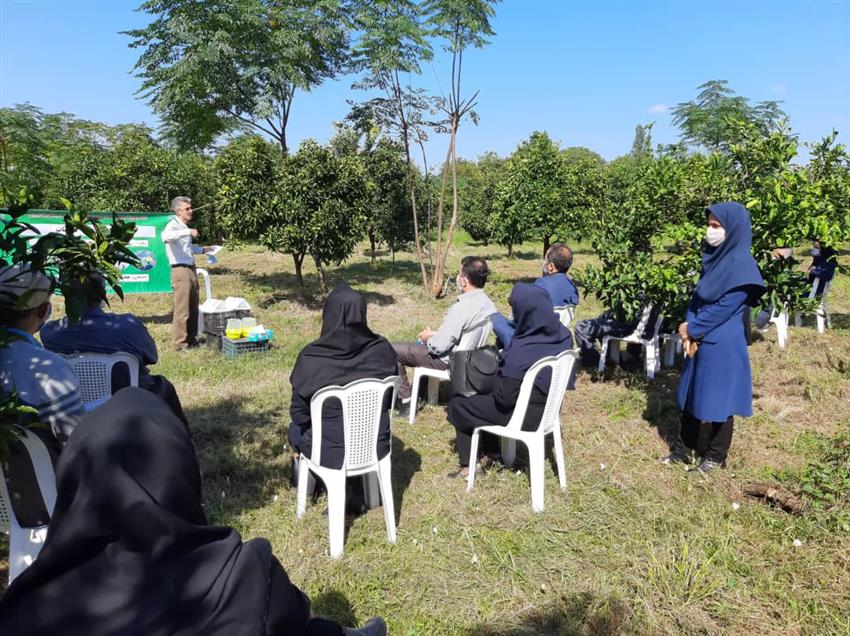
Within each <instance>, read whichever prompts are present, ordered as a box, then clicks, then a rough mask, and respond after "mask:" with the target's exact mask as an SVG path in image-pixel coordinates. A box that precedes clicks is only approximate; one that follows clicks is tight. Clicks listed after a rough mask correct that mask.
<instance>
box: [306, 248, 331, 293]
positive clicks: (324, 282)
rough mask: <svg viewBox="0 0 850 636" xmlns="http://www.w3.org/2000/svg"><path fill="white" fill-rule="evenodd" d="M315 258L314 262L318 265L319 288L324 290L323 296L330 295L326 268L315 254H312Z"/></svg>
mask: <svg viewBox="0 0 850 636" xmlns="http://www.w3.org/2000/svg"><path fill="white" fill-rule="evenodd" d="M310 256H311V257H312V258H313V262H314V263H315V264H316V274H317V275H318V277H319V288H320V289H321V290H322V293H323V294H327V293H328V277H327V275H326V274H325V268H324V267H323V266H322V261H321V260H320V259H318V258H316V256H315V254H310Z"/></svg>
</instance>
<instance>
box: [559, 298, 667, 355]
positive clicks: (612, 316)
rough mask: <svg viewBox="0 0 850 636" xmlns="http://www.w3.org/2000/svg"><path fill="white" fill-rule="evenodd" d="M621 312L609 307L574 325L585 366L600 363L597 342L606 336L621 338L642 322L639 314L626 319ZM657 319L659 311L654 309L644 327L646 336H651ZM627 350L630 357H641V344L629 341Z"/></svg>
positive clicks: (577, 343) (600, 341) (644, 335)
mask: <svg viewBox="0 0 850 636" xmlns="http://www.w3.org/2000/svg"><path fill="white" fill-rule="evenodd" d="M621 314H622V312H621V311H618V310H616V309H607V310H606V311H603V312H602V313H601V314H599V315H598V316H597V317H596V318H587V319H585V320H579V321H578V322H577V323H576V325H575V327H574V332H575V336H576V345H577V346H578V347H579V349H580V356H581V357H580V360H581V364H582V366H583V367H589V368H594V369H595V368H596V367H597V366H598V365H599V355H600V354H599V350H598V349H597V348H596V343H600V344H601V343H602V339H603V338H604V337H605V336H613V337H615V338H619V337H622V336H627V335H628V334H630V333H632V332H633V331H634V330H635V329H636V328H637V325H638V322H640V316H639V315H638V316H635V317H634V318H633V319H632V320H625V319H624V318H623V316H622V315H621ZM657 319H658V311H657V310H655V309H653V311H652V312H651V313H650V316H649V320H648V321H647V323H646V327H645V328H644V332H643V337H644V338H646V337H649V336H651V334H652V333H653V331H654V329H655V321H656V320H657ZM626 351H627V352H628V354H629V358H630V359H632V360H637V359H638V358H640V354H641V346H640V345H639V344H635V343H629V344H628V346H627V347H626Z"/></svg>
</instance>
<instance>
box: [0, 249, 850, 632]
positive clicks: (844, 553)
mask: <svg viewBox="0 0 850 636" xmlns="http://www.w3.org/2000/svg"><path fill="white" fill-rule="evenodd" d="M472 253H478V254H481V255H483V256H485V257H486V258H487V259H488V260H489V262H490V267H491V270H492V275H491V279H490V282H489V283H488V285H487V288H486V291H487V292H488V293H489V294H490V295H491V298H493V300H494V301H495V302H496V304H497V305H498V306H499V307H500V309H503V310H504V309H506V308H507V296H508V293H509V290H510V287H511V285H512V283H513V282H514V281H516V280H517V279H531V278H533V277H536V276H537V275H538V273H539V270H540V246H539V245H534V244H532V245H528V244H527V245H524V246H521V247H520V248H518V253H517V255H516V257H515V258H508V257H507V256H506V252H505V250H504V249H502V248H499V247H496V246H475V245H470V244H467V243H465V242H463V241H460V242H458V247H457V248H456V249H455V250H454V253H453V254H452V259H451V262H452V266H453V267H454V268H455V271H456V267H457V263H458V261H459V259H460V257H461V256H463V255H466V254H472ZM841 258H842V259H843V260H845V262H846V259H847V253H846V251H844V252H843V254H842V257H841ZM592 259H593V256H592V254H591V252H590V251H589V250H582V249H578V250H577V251H576V256H575V267H577V268H580V267H581V266H582V265H584V264H586V263H588V262H590V261H591V260H592ZM209 269H210V271H211V272H212V276H213V290H214V295H215V297H217V298H224V297H225V296H228V295H234V296H243V297H245V298H246V299H247V300H248V301H249V302H250V303H251V304H252V306H253V307H254V308H255V312H256V315H257V316H258V319H259V322H262V323H263V324H265V325H266V326H267V327H271V328H273V329H274V330H275V334H276V337H275V341H274V348H273V349H272V351H271V352H270V353H269V354H268V355H267V356H261V357H246V358H242V359H238V360H234V361H228V360H225V359H224V358H223V357H222V356H221V355H220V354H216V353H213V352H210V351H208V350H206V349H205V348H201V349H199V350H196V351H194V352H192V353H190V354H188V355H178V354H176V353H173V352H172V351H171V349H170V343H169V322H170V302H171V301H170V297H169V296H166V295H155V296H132V297H128V298H127V300H126V301H125V302H124V303H123V304H122V303H120V302H116V303H115V306H114V308H115V309H116V310H118V311H132V312H133V313H135V314H137V315H138V316H140V317H141V318H143V320H144V321H145V322H146V323H147V324H148V326H149V328H150V330H151V332H152V333H153V335H154V338H155V339H156V341H157V343H158V345H159V347H160V356H161V359H160V363H159V364H158V365H157V366H156V367H154V371H155V372H157V373H162V374H164V375H166V376H168V377H169V378H170V379H171V380H172V381H173V382H174V384H175V385H176V387H177V389H178V392H179V394H180V396H181V399H182V401H183V404H184V407H185V409H186V411H187V414H188V417H189V420H190V423H191V428H192V431H193V435H194V440H195V444H196V447H197V450H198V455H199V458H200V463H201V470H202V473H203V484H204V504H205V508H206V511H207V514H208V517H209V519H210V521H211V522H212V523H221V524H228V525H232V526H234V527H236V528H237V529H238V530H239V531H240V532H241V533H242V535H243V537H244V538H245V539H248V538H253V537H266V538H268V539H269V540H270V541H271V543H272V546H273V548H274V552H275V554H276V555H277V556H278V558H279V559H280V561H281V562H282V563H283V565H284V567H285V568H286V569H287V571H288V573H289V576H290V577H291V579H292V580H293V581H294V582H295V583H296V584H297V585H299V586H300V587H301V588H302V589H304V590H305V591H306V592H307V593H308V594H309V595H310V596H311V598H312V599H313V603H314V611H315V613H316V614H325V615H329V616H331V617H333V618H336V619H338V620H340V621H341V622H343V623H345V624H356V623H360V622H362V621H364V620H365V619H367V618H368V617H369V616H373V615H381V616H384V617H386V619H387V622H388V623H389V627H390V633H392V634H394V635H399V634H498V635H508V634H511V635H519V634H621V633H622V634H636V633H639V634H742V633H758V634H760V635H763V634H847V633H850V570H849V568H850V566H848V557H849V556H850V542H848V534H850V532H848V530H850V528H848V527H847V525H846V524H845V525H843V527H842V524H841V523H838V524H836V523H833V522H832V519H833V517H830V516H828V515H826V513H823V512H818V511H812V510H807V512H806V513H805V514H803V515H802V516H792V515H790V514H788V513H786V512H783V511H780V510H776V509H773V508H770V507H769V506H767V505H766V504H764V503H762V502H760V501H756V500H752V499H748V498H746V497H745V496H744V495H742V492H741V489H742V486H743V485H744V484H746V483H747V482H749V481H753V480H763V479H765V478H769V477H770V474H771V471H772V470H774V469H778V470H794V469H798V468H800V467H803V466H804V465H805V464H806V463H807V462H809V461H814V460H816V459H818V458H819V456H820V455H819V453H820V452H821V451H820V448H821V445H822V441H823V440H824V439H826V438H828V437H830V436H833V435H835V434H838V433H839V432H841V431H845V432H846V431H848V428H850V338H849V337H848V335H850V282H848V280H847V278H846V277H842V276H840V275H839V277H838V278H837V280H836V282H835V284H834V285H833V289H832V294H831V298H830V301H831V303H830V305H831V310H832V315H833V328H832V330H830V331H828V332H827V333H825V334H823V335H819V334H818V333H817V331H816V329H815V328H814V324H813V322H814V321H813V318H810V319H809V320H808V321H807V323H806V326H805V327H803V328H802V329H796V328H793V327H792V329H791V330H790V342H789V346H788V348H787V349H786V350H785V351H783V350H780V349H779V348H778V346H777V344H776V333H775V330H771V331H770V332H768V333H767V334H766V335H765V336H763V337H761V336H757V339H756V342H755V343H754V344H753V346H752V348H751V349H750V354H751V359H752V362H753V375H754V393H755V396H756V397H755V404H754V410H755V415H754V416H753V417H752V418H749V419H739V420H738V421H737V422H736V432H735V439H734V442H733V445H732V451H731V455H730V461H729V468H728V469H727V470H725V471H722V472H718V473H717V474H713V475H711V476H710V477H708V478H705V477H702V476H698V475H693V474H685V473H684V472H683V471H682V470H681V469H676V468H664V467H662V466H661V465H659V463H658V461H657V460H658V458H659V457H660V456H661V455H663V454H664V453H665V452H666V450H667V447H666V445H665V443H664V442H663V439H662V438H663V436H664V435H667V434H669V431H670V428H671V427H672V426H673V425H674V424H675V422H676V421H677V417H678V411H677V408H676V404H675V389H676V385H677V381H678V376H679V373H678V370H677V369H665V370H663V371H662V373H661V375H660V376H659V377H658V378H657V379H656V380H655V381H654V382H647V380H646V378H645V377H644V376H643V375H642V374H641V373H639V372H638V373H629V372H626V371H623V370H619V369H617V370H609V372H608V373H607V374H606V378H605V380H604V381H601V382H600V381H595V380H596V378H594V375H595V374H592V373H587V372H585V371H580V372H579V375H578V382H577V386H576V390H575V391H572V392H569V393H568V394H567V395H566V398H565V400H564V407H563V410H562V415H561V421H562V425H563V436H564V448H565V454H566V466H567V478H568V490H567V492H566V493H562V492H561V491H560V490H559V488H558V484H557V478H556V476H555V474H554V472H553V470H547V475H546V499H545V502H546V510H545V512H542V513H539V514H535V513H533V512H532V510H531V500H530V490H529V484H528V475H527V471H526V470H525V468H524V465H523V463H524V457H523V455H522V454H521V455H520V463H519V466H518V468H519V470H516V469H515V470H502V471H497V470H491V471H488V472H487V473H486V474H485V475H484V476H483V477H481V478H479V479H478V480H477V481H476V485H475V489H474V491H473V492H472V493H471V494H467V493H466V488H465V483H464V482H463V481H461V480H459V479H450V478H449V477H447V473H449V472H450V471H452V470H454V469H455V468H456V465H457V460H456V455H455V453H454V448H453V439H454V433H453V429H452V428H451V426H450V425H449V424H448V422H447V421H446V419H445V411H444V406H443V405H442V404H441V405H440V406H437V407H427V408H425V410H424V411H422V412H420V414H419V415H418V417H417V419H416V423H415V424H414V425H413V426H409V425H408V424H407V421H406V419H402V418H398V417H396V418H395V419H394V420H393V450H392V461H393V470H392V472H393V487H394V492H395V504H396V511H397V517H398V542H397V543H396V544H395V545H391V544H389V543H387V540H386V534H385V529H384V520H383V512H382V511H381V510H380V509H376V510H371V511H369V512H368V513H367V514H365V515H363V516H359V517H356V518H352V519H350V520H349V529H348V536H347V540H346V545H345V554H344V556H343V557H342V558H341V559H339V560H331V559H330V558H329V557H328V531H327V510H326V504H325V499H324V498H320V499H319V500H318V501H316V502H315V503H312V504H309V505H308V510H307V514H306V515H305V517H304V518H303V519H300V520H296V518H295V491H294V490H293V489H292V488H291V487H290V485H289V477H290V461H291V449H290V448H288V446H287V442H286V430H287V427H288V424H289V416H288V409H289V399H290V386H289V374H290V372H291V369H292V366H293V363H294V361H295V358H296V356H297V354H298V352H299V350H300V349H301V348H302V347H303V346H304V345H305V344H307V343H308V342H309V341H311V340H312V339H314V338H316V337H317V336H318V333H319V329H320V325H321V298H320V295H319V293H318V289H317V280H316V277H315V272H314V270H313V269H312V268H306V274H307V287H308V289H307V295H308V297H309V299H310V300H308V301H307V302H306V303H302V302H297V301H296V300H295V294H294V276H293V273H292V272H293V266H292V260H291V258H290V257H287V256H284V255H280V254H271V253H266V252H265V251H263V250H262V249H260V248H256V247H250V246H249V247H245V248H242V249H239V250H236V251H224V252H222V253H221V254H220V258H219V264H218V265H215V266H212V267H210V268H209ZM453 275H454V272H452V276H453ZM329 276H330V281H331V282H332V283H335V282H337V281H347V282H348V283H349V284H351V285H352V286H353V287H354V288H355V289H357V290H359V291H361V292H362V293H363V294H364V295H365V296H366V298H367V300H368V302H369V323H370V326H371V327H372V328H373V330H375V331H376V332H378V333H381V334H383V335H385V336H386V337H388V338H389V339H390V340H410V339H415V338H416V334H417V333H418V331H419V330H420V329H421V328H423V327H432V328H436V327H437V326H438V325H439V323H440V320H441V317H442V315H443V313H444V312H445V310H446V308H447V307H448V306H449V304H450V303H451V302H453V298H452V297H449V298H446V299H444V300H441V301H432V300H430V299H429V298H428V297H427V296H426V294H425V293H424V292H423V290H422V287H421V285H420V283H419V279H418V266H417V265H416V263H415V256H414V255H412V254H409V253H401V254H398V255H397V258H396V263H395V265H394V266H393V265H392V264H391V262H390V258H389V256H388V255H384V254H382V255H380V256H379V262H378V264H377V266H372V265H371V264H370V263H369V258H368V255H367V254H366V253H365V248H363V247H362V246H361V248H359V249H358V252H357V254H356V255H355V256H354V257H352V258H351V259H350V260H349V261H347V262H346V263H344V264H343V265H342V266H340V267H337V268H334V267H331V268H329ZM59 305H61V303H59ZM57 309H59V306H58V305H57ZM600 310H601V307H600V305H599V303H598V302H597V301H596V300H595V299H594V298H586V299H583V301H582V304H581V305H580V307H579V309H578V312H577V319H582V318H588V317H592V316H594V315H596V314H597V313H598V312H599V311H600ZM845 505H847V504H845ZM846 518H847V517H846V516H845V517H844V519H846ZM795 540H796V541H797V545H795ZM0 576H2V577H3V579H4V581H5V576H6V575H5V573H4V572H3V573H0Z"/></svg>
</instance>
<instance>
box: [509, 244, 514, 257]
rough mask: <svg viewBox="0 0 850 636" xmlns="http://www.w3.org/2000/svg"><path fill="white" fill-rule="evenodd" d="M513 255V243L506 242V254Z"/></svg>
mask: <svg viewBox="0 0 850 636" xmlns="http://www.w3.org/2000/svg"><path fill="white" fill-rule="evenodd" d="M513 255H514V244H513V243H508V256H513Z"/></svg>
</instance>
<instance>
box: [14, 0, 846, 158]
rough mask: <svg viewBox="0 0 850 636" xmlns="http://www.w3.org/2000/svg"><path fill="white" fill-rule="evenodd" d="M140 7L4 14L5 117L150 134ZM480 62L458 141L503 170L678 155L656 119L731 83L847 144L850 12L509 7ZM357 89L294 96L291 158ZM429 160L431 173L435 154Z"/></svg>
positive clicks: (45, 4) (76, 6) (672, 5)
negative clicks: (532, 137)
mask: <svg viewBox="0 0 850 636" xmlns="http://www.w3.org/2000/svg"><path fill="white" fill-rule="evenodd" d="M139 4H140V2H139V1H138V0H131V1H123V0H88V1H82V0H64V1H61V0H0V34H2V35H0V105H2V106H8V105H11V104H14V103H19V102H25V101H28V102H30V103H32V104H35V105H37V106H39V107H41V108H42V109H43V110H45V111H46V112H58V111H67V112H71V113H74V114H76V115H77V116H79V117H83V118H85V119H92V120H97V121H105V122H108V123H113V124H114V123H123V122H145V123H148V124H150V125H153V126H156V125H157V121H156V119H155V117H154V116H153V115H152V114H151V112H150V110H149V108H148V107H147V105H146V104H145V103H144V102H143V101H141V100H139V99H138V98H137V97H136V96H135V92H136V90H137V89H138V86H139V81H138V80H137V79H136V78H135V77H133V76H132V74H131V70H132V67H133V64H134V63H135V61H136V59H137V56H138V52H137V51H134V50H131V49H129V48H128V47H127V43H128V41H129V39H128V38H127V37H126V36H123V35H120V33H119V32H120V31H122V30H126V29H130V28H134V27H139V26H143V25H144V24H146V23H147V22H148V21H149V18H148V17H147V16H145V15H144V14H140V13H138V12H136V11H135V8H136V7H137V6H138V5H139ZM494 28H495V30H496V32H497V34H496V36H495V38H494V39H493V41H492V43H491V44H490V46H489V47H487V48H485V49H483V50H474V51H471V52H469V53H468V55H467V56H466V58H465V60H464V81H465V88H466V90H467V91H468V92H471V91H474V90H476V89H478V90H480V91H481V95H480V104H479V107H478V113H479V115H480V116H481V123H480V125H479V126H478V127H475V126H473V125H472V124H471V123H467V124H465V126H464V128H462V130H461V133H460V137H459V141H458V152H459V154H460V155H461V156H464V157H469V158H474V157H476V156H478V155H479V154H480V153H482V152H484V151H486V150H494V151H496V152H498V153H499V154H501V155H506V154H509V153H510V152H511V151H512V150H513V149H514V148H515V147H516V145H517V143H519V142H520V141H521V140H522V139H524V138H526V137H527V136H528V135H529V134H530V133H531V132H532V131H533V130H546V131H548V132H549V133H550V134H551V135H552V136H553V137H554V138H555V139H557V140H558V141H559V142H560V143H561V144H562V145H563V146H586V147H588V148H591V149H592V150H595V151H596V152H599V153H600V154H601V155H602V156H604V157H605V158H606V159H613V158H614V157H616V156H618V155H620V154H623V153H625V152H628V151H629V149H630V147H631V142H632V137H633V134H634V127H635V125H636V124H638V123H648V122H651V121H655V122H656V124H655V128H654V130H653V133H654V141H656V142H665V143H666V142H672V141H675V140H676V138H677V133H676V130H675V129H673V128H672V127H671V126H670V115H669V112H668V111H666V109H665V107H668V106H672V105H675V104H676V103H678V102H681V101H687V100H689V99H692V98H693V97H695V95H696V87H697V86H698V85H699V84H701V83H702V82H704V81H706V80H709V79H727V80H729V81H730V83H731V86H732V87H733V88H734V89H735V90H736V91H737V92H738V93H739V94H741V95H745V96H747V97H749V98H751V99H752V100H754V101H759V100H764V99H776V100H782V101H783V102H784V103H783V108H784V109H785V111H786V112H787V113H788V115H789V116H790V118H791V123H792V127H793V128H794V130H795V131H796V132H797V133H799V135H800V138H801V140H803V141H810V140H815V139H817V138H819V137H821V136H823V135H824V134H826V133H828V132H829V131H830V130H831V129H832V128H837V129H838V130H839V131H840V132H841V133H842V134H841V135H840V137H839V139H842V140H844V141H845V142H847V141H848V139H850V0H845V1H833V2H818V1H805V2H770V1H767V0H764V1H752V2H740V1H727V2H682V1H679V2H675V1H668V2H641V1H635V2H623V1H620V2H612V1H606V0H596V1H587V2H573V1H567V0H508V1H506V2H503V3H502V4H500V5H498V6H497V17H496V19H495V21H494ZM448 72H449V67H448V65H447V64H446V61H445V60H444V59H439V58H438V59H437V60H435V61H434V62H433V64H430V65H428V66H426V67H425V68H424V69H423V74H422V77H421V78H414V81H415V82H418V83H419V84H421V85H422V86H424V87H425V88H428V89H430V90H433V91H439V83H442V84H443V85H447V84H448ZM351 82H352V78H350V77H347V78H341V79H340V80H338V81H335V82H331V83H328V84H326V85H324V86H322V87H320V88H318V89H317V90H315V91H314V92H313V93H312V94H309V95H301V96H300V97H299V98H297V99H296V101H295V103H294V105H293V108H292V117H291V122H290V127H289V130H288V135H289V139H290V143H292V144H293V145H294V144H296V143H298V142H299V141H300V140H302V139H305V138H308V137H313V138H316V139H318V140H320V141H326V140H327V138H328V137H329V136H330V135H331V134H332V133H333V127H332V122H334V121H338V120H341V119H342V118H343V117H344V116H345V114H346V112H347V111H348V106H347V104H346V100H347V99H354V100H359V99H363V97H364V94H363V93H362V92H358V91H353V90H351V88H350V86H351ZM445 146H446V144H445V140H444V139H440V138H434V139H433V141H432V142H431V143H430V144H429V149H428V151H429V162H431V163H437V162H438V161H440V160H441V159H442V156H443V153H444V152H445Z"/></svg>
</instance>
